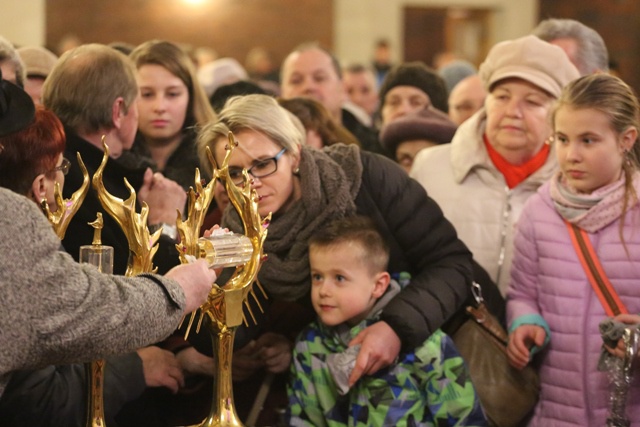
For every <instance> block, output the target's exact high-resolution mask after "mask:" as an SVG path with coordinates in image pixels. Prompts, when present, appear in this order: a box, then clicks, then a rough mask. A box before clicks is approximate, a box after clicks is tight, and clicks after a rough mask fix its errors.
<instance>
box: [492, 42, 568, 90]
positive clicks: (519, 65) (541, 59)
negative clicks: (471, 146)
mask: <svg viewBox="0 0 640 427" xmlns="http://www.w3.org/2000/svg"><path fill="white" fill-rule="evenodd" d="M479 75H480V78H481V79H482V82H483V83H484V87H485V89H487V91H488V92H490V91H491V89H492V88H493V86H494V84H495V83H497V82H498V81H500V80H504V79H506V78H509V77H517V78H520V79H523V80H526V81H528V82H529V83H532V84H534V85H536V86H537V87H539V88H540V89H542V90H544V91H546V92H548V93H549V94H550V95H552V96H553V97H555V98H558V97H559V96H560V92H562V88H563V87H564V86H565V85H566V84H567V83H569V82H570V81H572V80H575V79H577V78H578V77H580V73H579V72H578V69H577V68H576V67H575V66H574V65H573V64H572V63H571V61H570V60H569V57H568V56H567V54H566V53H565V52H564V51H563V50H562V49H561V48H559V47H558V46H554V45H552V44H550V43H548V42H546V41H543V40H541V39H539V38H538V37H536V36H532V35H529V36H525V37H521V38H519V39H515V40H508V41H504V42H501V43H498V44H496V45H495V46H493V47H492V48H491V50H490V51H489V54H488V55H487V58H486V59H485V61H484V62H483V63H482V65H480V71H479Z"/></svg>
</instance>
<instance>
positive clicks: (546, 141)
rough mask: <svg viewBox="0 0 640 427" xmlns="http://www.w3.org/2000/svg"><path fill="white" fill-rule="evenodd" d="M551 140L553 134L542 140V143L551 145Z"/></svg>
mask: <svg viewBox="0 0 640 427" xmlns="http://www.w3.org/2000/svg"><path fill="white" fill-rule="evenodd" d="M552 142H553V135H551V136H550V137H549V138H547V139H545V140H544V143H545V144H547V145H551V143H552Z"/></svg>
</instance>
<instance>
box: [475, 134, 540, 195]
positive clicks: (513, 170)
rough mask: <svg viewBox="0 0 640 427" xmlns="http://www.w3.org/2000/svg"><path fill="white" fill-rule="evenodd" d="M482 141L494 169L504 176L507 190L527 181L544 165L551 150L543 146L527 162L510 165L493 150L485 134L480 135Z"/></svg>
mask: <svg viewBox="0 0 640 427" xmlns="http://www.w3.org/2000/svg"><path fill="white" fill-rule="evenodd" d="M482 139H483V140H484V145H485V147H487V152H488V153H489V158H490V159H491V161H492V162H493V164H494V165H495V167H496V168H497V169H498V170H499V171H500V173H501V174H502V175H503V176H504V179H505V181H507V186H508V187H509V189H511V188H514V187H517V186H518V184H520V183H521V182H522V181H524V180H525V179H527V178H528V177H529V176H530V175H531V174H533V173H534V172H535V171H537V170H538V169H540V168H541V167H542V165H544V163H545V162H546V161H547V157H549V151H550V150H551V148H550V146H549V144H543V146H542V148H541V149H540V151H539V152H538V154H536V155H535V156H533V158H532V159H531V160H528V161H527V162H525V163H523V164H521V165H512V164H511V163H509V162H508V161H507V160H506V159H505V158H504V157H502V156H501V155H500V153H498V152H497V151H496V149H495V148H493V146H492V145H491V143H490V142H489V139H487V135H486V134H485V135H482Z"/></svg>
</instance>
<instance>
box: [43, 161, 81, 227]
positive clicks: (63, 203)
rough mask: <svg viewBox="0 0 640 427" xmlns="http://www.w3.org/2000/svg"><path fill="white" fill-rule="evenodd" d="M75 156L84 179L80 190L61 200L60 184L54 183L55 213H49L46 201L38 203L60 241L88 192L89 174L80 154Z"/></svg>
mask: <svg viewBox="0 0 640 427" xmlns="http://www.w3.org/2000/svg"><path fill="white" fill-rule="evenodd" d="M76 156H77V159H78V165H80V169H81V170H82V176H83V177H84V179H83V180H82V185H81V186H80V188H78V189H77V190H76V192H75V193H73V194H72V195H71V198H70V199H63V198H62V189H61V188H60V183H57V182H56V185H55V187H54V190H53V194H54V197H55V201H56V206H57V209H56V211H55V212H51V210H50V209H49V204H48V203H47V201H46V200H43V201H42V202H40V208H41V209H42V211H43V212H44V214H45V215H46V216H47V219H48V220H49V222H50V223H51V225H52V226H53V231H55V233H56V235H57V236H58V238H59V239H60V240H62V239H64V235H65V233H66V232H67V227H69V223H70V222H71V218H73V216H74V215H75V214H76V212H78V209H80V205H82V202H83V201H84V198H85V197H86V196H87V193H88V192H89V172H87V168H86V166H85V165H84V162H83V161H82V157H81V156H80V153H76Z"/></svg>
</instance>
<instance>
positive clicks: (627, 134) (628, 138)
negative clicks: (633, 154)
mask: <svg viewBox="0 0 640 427" xmlns="http://www.w3.org/2000/svg"><path fill="white" fill-rule="evenodd" d="M620 137H621V138H620V141H621V143H622V144H621V145H622V149H623V150H624V151H625V152H627V151H631V149H632V148H633V144H635V143H636V139H638V129H637V128H636V127H635V126H629V127H628V128H627V129H626V130H625V131H624V132H622V134H621V135H620Z"/></svg>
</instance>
